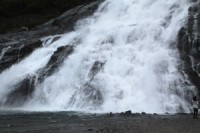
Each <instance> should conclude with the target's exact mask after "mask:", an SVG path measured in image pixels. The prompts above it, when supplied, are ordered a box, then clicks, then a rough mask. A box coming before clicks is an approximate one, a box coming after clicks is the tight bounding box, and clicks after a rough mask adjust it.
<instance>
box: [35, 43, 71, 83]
mask: <svg viewBox="0 0 200 133" xmlns="http://www.w3.org/2000/svg"><path fill="white" fill-rule="evenodd" d="M73 51H74V46H71V45H67V46H62V47H59V48H58V49H57V51H55V52H54V54H53V55H52V56H51V59H50V60H49V62H48V63H47V65H46V66H45V68H42V69H41V70H40V71H39V72H38V75H39V76H38V77H39V80H38V81H39V82H42V81H43V80H44V78H45V77H48V76H50V75H51V74H53V73H54V72H55V70H57V69H58V67H59V66H60V65H61V64H62V63H63V62H64V60H65V59H66V58H67V57H68V56H69V55H70V54H72V53H73Z"/></svg>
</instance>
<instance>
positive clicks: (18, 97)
mask: <svg viewBox="0 0 200 133" xmlns="http://www.w3.org/2000/svg"><path fill="white" fill-rule="evenodd" d="M34 82H35V76H33V75H29V76H27V77H26V78H25V79H23V80H22V81H21V82H19V83H18V84H17V85H15V86H13V88H14V89H13V91H11V92H10V93H9V94H8V96H7V99H6V102H5V103H4V104H5V105H6V106H21V105H23V104H24V103H25V102H26V100H28V98H29V97H30V96H31V95H32V92H33V91H34V87H35V84H34Z"/></svg>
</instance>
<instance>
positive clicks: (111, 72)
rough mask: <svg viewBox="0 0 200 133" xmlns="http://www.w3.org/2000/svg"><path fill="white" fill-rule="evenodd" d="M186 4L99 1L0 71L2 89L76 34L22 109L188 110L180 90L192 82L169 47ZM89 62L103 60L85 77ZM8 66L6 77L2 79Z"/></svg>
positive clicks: (164, 0)
mask: <svg viewBox="0 0 200 133" xmlns="http://www.w3.org/2000/svg"><path fill="white" fill-rule="evenodd" d="M188 7H189V2H188V1H187V0H106V1H105V2H103V3H102V4H101V6H100V7H99V9H98V10H97V11H96V12H95V14H94V15H93V16H91V17H90V18H87V19H85V20H82V21H79V22H78V23H77V26H76V30H75V31H74V32H73V33H70V34H66V35H64V36H63V37H62V38H61V39H59V40H57V41H56V42H54V43H53V44H51V43H50V44H49V45H48V46H46V47H45V48H41V49H39V50H37V51H35V52H34V53H33V54H32V55H31V56H29V57H27V58H26V59H25V60H24V61H22V62H21V63H19V64H17V65H15V66H13V68H11V69H10V70H8V71H5V72H4V73H2V74H1V75H0V79H1V80H0V84H1V85H2V84H3V88H8V87H9V85H10V82H13V81H15V80H18V79H19V78H17V77H22V76H23V75H26V74H29V73H30V72H31V73H34V72H35V71H36V70H38V69H39V68H41V67H42V66H44V65H45V64H46V63H47V61H48V59H49V58H50V56H51V55H52V53H53V51H55V49H56V48H57V47H58V46H60V45H62V44H63V41H66V42H68V43H69V42H70V41H72V40H73V39H75V38H79V39H80V40H81V41H80V43H79V44H78V45H77V46H76V48H75V52H74V53H73V54H72V55H70V56H69V57H68V58H67V59H66V60H65V62H64V64H63V65H62V66H61V67H60V69H59V71H57V72H56V73H54V74H53V75H52V76H50V77H48V78H46V79H45V80H44V82H43V83H41V84H38V85H37V87H36V90H35V92H34V95H33V97H32V98H31V100H30V101H28V102H27V103H26V105H25V106H24V107H25V108H26V109H30V110H39V109H41V108H42V109H46V110H55V109H56V110H74V111H96V112H107V111H113V112H119V111H125V110H129V109H130V110H132V111H133V112H141V111H145V112H149V113H154V112H156V113H165V112H171V113H173V112H179V111H183V112H189V111H190V104H189V103H188V102H187V100H186V98H185V95H187V94H186V92H188V91H193V88H190V87H187V86H185V85H184V84H183V83H184V79H183V77H182V75H181V74H180V72H179V71H178V65H179V64H178V63H179V56H178V52H177V49H176V46H175V45H176V43H175V42H176V37H177V33H178V30H179V29H180V27H181V26H182V25H183V24H184V21H185V18H186V17H187V10H188ZM64 44H67V43H64ZM41 57H43V58H41ZM38 59H40V60H39V61H38ZM36 61H37V63H34V62H36ZM95 61H99V62H102V63H104V65H103V66H102V69H101V70H100V71H99V72H98V73H97V75H95V76H94V78H92V79H91V77H90V76H89V73H90V70H91V68H92V66H93V64H94V62H95ZM33 64H35V65H33ZM22 65H23V66H25V67H28V68H27V70H26V69H25V70H24V68H21V67H22ZM30 65H33V66H31V67H30ZM14 69H15V74H14V75H15V76H14V77H13V78H12V79H10V80H9V81H6V80H2V79H6V76H9V74H12V73H13V71H14ZM21 69H23V72H21V71H20V70H21ZM30 69H31V70H30ZM5 75H6V76H5ZM8 84H9V85H8ZM88 84H89V85H88ZM0 91H1V93H0V94H3V93H2V92H4V91H5V90H2V89H1V90H0ZM2 97H3V96H2V95H0V98H2Z"/></svg>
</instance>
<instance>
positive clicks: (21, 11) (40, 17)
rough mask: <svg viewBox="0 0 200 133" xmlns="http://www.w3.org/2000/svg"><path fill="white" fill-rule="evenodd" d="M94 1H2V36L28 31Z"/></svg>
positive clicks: (0, 26) (0, 17) (0, 30)
mask: <svg viewBox="0 0 200 133" xmlns="http://www.w3.org/2000/svg"><path fill="white" fill-rule="evenodd" d="M92 1H95V0H53V1H52V0H51V1H49V0H1V1H0V34H1V33H5V32H8V31H14V30H19V31H24V30H25V31H26V30H27V29H31V28H33V27H34V26H36V25H39V24H41V23H44V22H46V21H48V20H50V19H52V18H55V17H56V16H59V15H60V14H61V13H63V12H64V11H66V10H69V9H72V8H74V7H76V6H79V5H83V4H85V5H87V4H88V3H89V2H92ZM24 27H26V28H24Z"/></svg>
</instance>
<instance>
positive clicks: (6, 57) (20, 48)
mask: <svg viewBox="0 0 200 133" xmlns="http://www.w3.org/2000/svg"><path fill="white" fill-rule="evenodd" d="M14 43H15V42H14ZM1 46H2V45H0V47H1ZM41 46H42V42H41V41H40V40H34V39H33V40H30V41H29V42H23V41H22V42H19V43H18V42H17V43H16V44H11V45H8V46H6V45H5V46H3V47H2V48H1V49H0V50H1V51H0V52H1V58H0V72H2V71H3V70H4V69H6V68H9V67H10V66H11V65H13V64H15V63H17V62H19V61H21V60H22V59H23V58H24V57H26V56H28V55H29V54H30V53H32V52H33V51H34V50H35V49H37V48H39V47H41Z"/></svg>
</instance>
